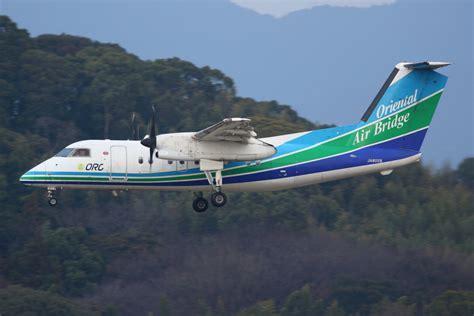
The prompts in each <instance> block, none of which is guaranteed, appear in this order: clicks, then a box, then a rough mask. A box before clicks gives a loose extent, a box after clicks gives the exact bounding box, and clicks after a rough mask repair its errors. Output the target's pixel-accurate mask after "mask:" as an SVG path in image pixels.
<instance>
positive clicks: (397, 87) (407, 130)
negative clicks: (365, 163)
mask: <svg viewBox="0 0 474 316" xmlns="http://www.w3.org/2000/svg"><path fill="white" fill-rule="evenodd" d="M447 65H449V63H444V62H421V63H399V64H398V65H396V67H395V69H394V70H393V71H392V73H391V74H390V76H389V77H388V79H387V81H386V82H385V83H384V85H383V86H382V88H381V89H380V91H379V92H378V93H377V95H376V97H375V99H374V100H373V101H372V103H371V104H370V106H369V108H368V109H367V111H365V113H364V115H363V116H362V119H361V122H360V123H359V124H358V125H357V132H356V133H354V134H353V137H352V139H350V142H351V144H349V145H351V146H354V147H356V148H357V147H363V146H365V145H366V144H367V143H372V144H373V143H385V144H386V146H387V149H397V150H398V149H402V150H408V151H416V152H419V151H420V148H421V145H422V143H423V140H424V138H425V135H426V132H427V130H428V127H429V125H430V123H431V120H432V118H433V115H434V112H435V110H436V106H437V105H438V102H439V100H440V98H441V94H442V93H443V90H444V87H445V85H446V82H447V79H448V78H447V77H446V76H444V75H442V74H440V73H438V72H436V71H435V69H437V68H441V67H445V66H447Z"/></svg>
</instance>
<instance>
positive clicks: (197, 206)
mask: <svg viewBox="0 0 474 316" xmlns="http://www.w3.org/2000/svg"><path fill="white" fill-rule="evenodd" d="M208 207H209V202H207V200H206V199H205V198H203V197H198V198H196V199H194V201H193V209H194V210H195V211H196V212H198V213H202V212H205V211H206V210H207V208H208Z"/></svg>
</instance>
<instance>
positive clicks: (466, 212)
mask: <svg viewBox="0 0 474 316" xmlns="http://www.w3.org/2000/svg"><path fill="white" fill-rule="evenodd" d="M151 105H154V106H155V107H156V108H157V113H158V127H159V132H161V133H166V132H174V131H191V130H199V129H201V128H204V127H207V126H209V125H210V124H212V123H215V122H217V121H219V120H221V119H222V118H224V117H229V116H241V117H249V118H252V119H253V121H254V125H255V126H256V128H257V132H258V134H259V136H270V135H276V134H280V133H290V132H298V131H304V130H309V129H316V128H323V127H326V126H325V125H320V124H316V123H312V122H310V121H308V120H306V119H303V118H301V117H299V116H298V115H297V113H296V112H295V111H293V110H292V109H291V108H290V107H289V106H286V105H281V104H278V103H277V102H275V101H270V102H257V101H255V100H252V99H249V98H242V97H238V96H236V87H235V86H234V83H233V81H232V79H231V78H229V77H227V76H225V75H224V74H223V73H222V72H220V71H219V70H216V69H211V68H209V67H202V68H199V67H196V66H195V65H193V64H191V63H189V62H186V61H183V60H180V59H177V58H173V59H165V60H148V61H143V60H140V59H139V58H137V57H136V56H134V55H132V54H129V53H127V52H126V51H125V50H124V49H122V48H121V47H119V46H117V45H114V44H103V43H98V42H95V41H92V40H90V39H87V38H82V37H75V36H69V35H42V36H39V37H35V38H32V37H30V36H29V34H28V32H27V31H26V30H22V29H19V28H18V27H17V26H16V24H15V23H14V22H13V21H11V20H10V19H9V18H8V17H6V16H0V314H1V315H4V316H6V315H203V316H204V315H206V316H210V315H240V316H252V315H253V316H256V315H281V316H290V315H291V316H297V315H298V316H303V315H328V316H329V315H472V314H473V313H474V269H473V266H474V256H473V253H474V158H466V159H465V160H464V161H463V162H462V163H461V164H460V165H459V166H457V167H456V168H455V169H452V168H450V167H444V168H440V169H433V168H430V167H427V166H423V165H413V166H409V167H405V168H402V169H399V170H396V171H395V172H394V174H392V175H390V176H388V177H382V176H379V175H372V176H364V177H358V178H354V179H349V180H344V181H339V182H333V183H327V184H323V185H319V186H309V187H305V188H301V189H295V190H288V191H281V192H273V193H265V194H263V193H232V194H229V195H230V200H231V203H229V204H228V205H227V206H226V207H225V208H222V209H219V210H218V211H217V210H216V209H211V210H209V211H208V212H207V213H204V214H195V213H194V212H193V211H192V209H191V205H190V202H191V199H192V195H191V193H160V192H153V193H150V192H147V193H143V192H123V193H121V194H120V195H119V196H118V197H113V196H112V194H110V192H100V191H64V192H61V196H60V199H61V204H60V206H58V207H57V208H50V207H49V206H48V205H47V202H46V196H45V194H46V193H45V192H44V191H42V190H39V189H31V188H26V187H23V186H22V185H20V184H19V182H18V178H19V177H20V175H21V174H22V173H24V172H25V171H27V170H28V169H30V168H31V167H33V166H34V165H35V164H37V163H39V162H40V161H42V160H44V159H46V158H47V157H49V156H51V155H52V154H54V153H55V152H57V151H59V150H60V149H61V148H63V147H65V146H66V145H68V144H69V143H72V142H74V141H77V140H80V139H103V138H113V139H128V138H131V137H132V134H133V132H132V124H131V116H132V113H136V116H137V122H138V125H139V128H140V131H141V135H140V136H143V134H144V131H145V130H146V123H147V122H148V120H149V113H150V106H151ZM440 146H442V144H440ZM440 150H442V147H440Z"/></svg>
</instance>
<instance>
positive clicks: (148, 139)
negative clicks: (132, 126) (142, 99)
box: [140, 106, 156, 165]
mask: <svg viewBox="0 0 474 316" xmlns="http://www.w3.org/2000/svg"><path fill="white" fill-rule="evenodd" d="M151 108H152V111H153V114H152V120H151V126H150V133H149V134H148V135H146V136H145V137H143V139H142V140H141V141H140V144H142V145H143V146H145V147H148V148H150V158H149V159H148V163H149V164H150V165H151V164H152V163H153V154H154V153H155V150H156V128H155V107H154V106H152V107H151Z"/></svg>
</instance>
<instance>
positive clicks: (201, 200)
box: [193, 192, 227, 213]
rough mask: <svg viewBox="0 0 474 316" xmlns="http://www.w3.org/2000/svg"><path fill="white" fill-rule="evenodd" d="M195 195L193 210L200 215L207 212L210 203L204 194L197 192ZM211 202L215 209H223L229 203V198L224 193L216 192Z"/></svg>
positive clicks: (212, 195)
mask: <svg viewBox="0 0 474 316" xmlns="http://www.w3.org/2000/svg"><path fill="white" fill-rule="evenodd" d="M194 195H195V197H194V200H193V209H194V210H195V211H196V212H198V213H202V212H205V211H206V210H207V208H208V207H209V202H208V201H207V199H206V198H205V197H203V196H202V192H196V193H194ZM210 200H211V204H212V205H214V206H215V207H222V206H224V205H225V204H226V203H227V196H226V195H225V194H224V193H223V192H214V193H212V194H211V198H210Z"/></svg>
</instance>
